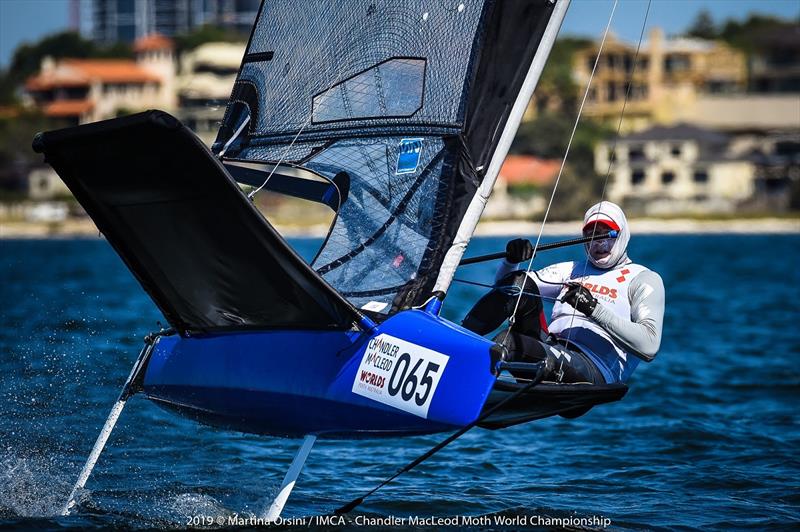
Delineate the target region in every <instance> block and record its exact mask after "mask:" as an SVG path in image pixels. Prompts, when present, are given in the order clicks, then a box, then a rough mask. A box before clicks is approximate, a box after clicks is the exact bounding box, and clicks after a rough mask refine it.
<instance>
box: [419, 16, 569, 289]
mask: <svg viewBox="0 0 800 532" xmlns="http://www.w3.org/2000/svg"><path fill="white" fill-rule="evenodd" d="M551 1H553V2H555V4H556V5H555V7H554V8H553V15H552V16H551V17H550V21H549V22H548V24H547V28H546V29H545V32H544V35H542V40H541V44H540V46H539V49H538V50H537V51H536V55H534V57H533V60H532V61H531V66H530V68H529V69H528V73H527V75H526V76H525V81H524V82H523V84H522V89H521V90H520V91H519V94H518V95H517V99H516V101H515V102H514V106H513V107H512V108H511V113H510V114H509V117H508V120H507V121H506V125H505V128H504V129H503V133H502V134H501V136H500V140H499V142H498V143H497V147H496V148H495V150H494V154H492V158H491V160H490V162H489V165H488V168H487V170H486V175H485V176H484V178H483V181H482V182H481V184H480V186H479V187H478V189H477V191H476V192H475V195H474V196H473V198H472V201H470V204H469V206H468V207H467V211H466V213H465V214H464V218H463V219H462V221H461V225H459V227H458V231H457V232H456V236H455V238H454V239H453V244H452V245H451V246H450V249H449V250H447V254H446V255H445V258H444V261H443V262H442V267H441V268H440V269H439V276H438V277H437V278H436V284H435V285H434V288H433V291H434V292H436V291H441V292H447V289H448V288H449V287H450V283H451V282H452V280H453V275H454V274H455V271H456V268H458V264H459V262H460V261H461V257H462V256H463V255H464V251H465V250H466V249H467V244H469V241H470V239H471V238H472V234H473V233H474V232H475V227H476V226H477V225H478V220H480V217H481V214H482V213H483V209H484V207H486V201H487V200H488V199H489V195H490V194H491V193H492V188H493V187H494V184H495V181H496V180H497V176H498V174H499V173H500V167H501V166H502V165H503V161H504V160H505V158H506V155H507V154H508V149H509V148H510V147H511V142H512V141H513V140H514V137H515V136H516V134H517V128H519V124H520V122H521V121H522V116H523V115H524V114H525V109H526V108H527V107H528V102H529V101H530V99H531V97H532V96H533V91H534V89H535V88H536V84H537V83H538V82H539V77H540V76H541V74H542V70H543V69H544V66H545V64H546V63H547V58H548V57H549V56H550V51H551V50H552V48H553V44H554V43H555V40H556V37H557V36H558V32H559V30H560V29H561V23H562V22H563V21H564V16H565V15H566V14H567V8H569V2H570V0H551Z"/></svg>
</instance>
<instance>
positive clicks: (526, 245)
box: [506, 238, 533, 264]
mask: <svg viewBox="0 0 800 532" xmlns="http://www.w3.org/2000/svg"><path fill="white" fill-rule="evenodd" d="M531 257H533V246H532V245H531V241H530V240H528V239H527V238H517V239H515V240H511V241H509V243H508V244H506V260H507V261H508V262H510V263H512V264H516V263H518V262H523V261H526V260H531Z"/></svg>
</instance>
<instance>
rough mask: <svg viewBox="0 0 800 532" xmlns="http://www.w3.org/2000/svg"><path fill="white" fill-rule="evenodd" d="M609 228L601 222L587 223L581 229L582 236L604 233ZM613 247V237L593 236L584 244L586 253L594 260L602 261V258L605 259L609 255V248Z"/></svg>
mask: <svg viewBox="0 0 800 532" xmlns="http://www.w3.org/2000/svg"><path fill="white" fill-rule="evenodd" d="M609 229H610V228H609V227H606V226H604V225H602V224H598V225H597V226H596V227H595V225H594V224H593V225H589V226H587V227H585V228H584V229H583V236H585V237H590V236H594V235H601V234H604V233H606V232H607V231H608V230H609ZM613 247H614V239H613V238H595V239H594V240H592V241H591V242H589V243H588V244H587V245H586V253H588V254H589V256H590V257H591V258H592V259H594V260H595V261H596V262H599V263H602V262H603V259H607V258H608V257H609V256H610V255H611V249H612V248H613Z"/></svg>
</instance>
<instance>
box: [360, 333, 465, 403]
mask: <svg viewBox="0 0 800 532" xmlns="http://www.w3.org/2000/svg"><path fill="white" fill-rule="evenodd" d="M448 360H450V357H449V356H447V355H445V354H442V353H439V352H437V351H433V350H431V349H428V348H426V347H422V346H420V345H417V344H412V343H411V342H407V341H405V340H401V339H400V338H395V337H394V336H390V335H388V334H380V335H378V336H376V337H375V338H373V339H372V340H370V342H369V344H368V345H367V349H366V351H364V356H363V357H362V358H361V364H360V365H359V366H358V371H357V372H356V378H355V381H354V382H353V388H352V391H353V393H355V394H358V395H361V396H363V397H367V398H369V399H372V400H374V401H378V402H379V403H383V404H386V405H389V406H393V407H395V408H399V409H400V410H403V411H405V412H409V413H411V414H414V415H417V416H419V417H423V418H427V417H428V409H429V408H430V406H431V401H432V400H433V396H434V395H435V394H436V388H437V387H438V386H439V380H440V379H441V377H442V373H444V369H445V366H447V362H448Z"/></svg>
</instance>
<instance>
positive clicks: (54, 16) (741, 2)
mask: <svg viewBox="0 0 800 532" xmlns="http://www.w3.org/2000/svg"><path fill="white" fill-rule="evenodd" d="M613 3H614V2H613V0H572V4H571V5H570V8H569V11H568V12H567V17H566V20H565V21H564V25H563V27H562V30H561V33H562V35H563V34H570V35H584V36H589V37H599V36H601V35H602V32H603V29H604V28H605V25H606V22H607V21H608V17H609V15H610V13H611V7H612V5H613ZM90 4H91V3H90V2H89V0H81V5H82V9H83V10H84V13H83V14H82V15H83V16H82V18H83V19H84V20H86V18H87V14H88V9H90V7H91V5H90ZM646 8H647V1H646V0H619V4H618V5H617V8H616V10H615V13H614V19H613V22H612V26H611V27H612V31H613V32H614V33H615V34H616V35H617V37H619V38H622V39H624V40H628V41H634V42H635V41H637V40H638V38H639V32H640V31H641V29H642V21H643V20H644V14H645V11H646ZM703 9H707V10H708V11H709V12H710V13H711V15H712V17H713V19H714V21H715V22H721V21H724V20H726V19H728V18H736V19H744V18H746V17H747V15H748V14H749V13H751V12H759V13H764V14H771V15H777V16H781V17H784V18H792V19H795V20H796V19H797V18H798V17H800V1H798V0H652V5H651V8H650V13H649V15H648V20H647V28H646V29H645V31H647V30H648V29H649V28H651V27H653V26H660V27H662V28H663V29H664V31H665V33H666V34H667V35H674V34H679V33H681V32H683V31H684V30H685V29H686V28H687V27H688V26H689V25H691V23H692V22H693V21H694V19H695V17H696V16H697V14H698V13H699V12H700V11H701V10H703ZM68 26H69V0H0V67H2V68H5V67H6V66H7V65H8V63H9V61H10V59H11V56H12V55H13V53H14V50H15V49H16V47H17V46H18V45H20V44H21V43H23V42H26V41H27V42H35V41H36V40H38V39H40V38H41V37H43V36H45V35H47V34H49V33H54V32H58V31H62V30H64V29H67V27H68Z"/></svg>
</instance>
